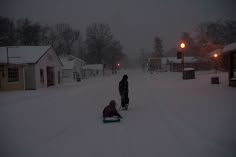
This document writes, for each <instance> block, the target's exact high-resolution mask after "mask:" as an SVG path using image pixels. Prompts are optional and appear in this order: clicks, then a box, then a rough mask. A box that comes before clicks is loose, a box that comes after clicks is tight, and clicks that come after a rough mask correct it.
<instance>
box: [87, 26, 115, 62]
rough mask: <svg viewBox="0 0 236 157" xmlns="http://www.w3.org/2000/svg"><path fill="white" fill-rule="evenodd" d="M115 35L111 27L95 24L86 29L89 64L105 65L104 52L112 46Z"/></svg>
mask: <svg viewBox="0 0 236 157" xmlns="http://www.w3.org/2000/svg"><path fill="white" fill-rule="evenodd" d="M112 38H113V35H112V33H111V29H110V27H109V25H107V24H103V23H93V24H91V25H90V26H88V27H87V29H86V40H85V43H86V45H87V49H88V56H89V60H88V61H89V62H91V63H103V62H104V60H103V53H104V50H105V49H106V48H107V47H108V46H109V45H110V43H111V41H112Z"/></svg>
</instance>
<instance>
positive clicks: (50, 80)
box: [47, 67, 55, 86]
mask: <svg viewBox="0 0 236 157" xmlns="http://www.w3.org/2000/svg"><path fill="white" fill-rule="evenodd" d="M54 78H55V77H54V68H53V67H47V85H48V86H53V85H55V79H54Z"/></svg>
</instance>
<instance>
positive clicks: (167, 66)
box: [148, 57, 209, 72]
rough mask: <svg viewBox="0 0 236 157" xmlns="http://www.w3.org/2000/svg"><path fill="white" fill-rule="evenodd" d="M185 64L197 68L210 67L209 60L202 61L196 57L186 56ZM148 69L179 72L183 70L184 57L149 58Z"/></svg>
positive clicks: (187, 66) (204, 68) (205, 68)
mask: <svg viewBox="0 0 236 157" xmlns="http://www.w3.org/2000/svg"><path fill="white" fill-rule="evenodd" d="M184 66H185V67H186V68H190V67H191V68H194V69H195V70H207V69H209V62H208V61H200V60H199V59H197V58H195V57H184ZM148 70H149V71H171V72H179V71H182V59H177V57H160V58H149V59H148Z"/></svg>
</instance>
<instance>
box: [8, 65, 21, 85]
mask: <svg viewBox="0 0 236 157" xmlns="http://www.w3.org/2000/svg"><path fill="white" fill-rule="evenodd" d="M17 81H19V71H18V68H8V82H17Z"/></svg>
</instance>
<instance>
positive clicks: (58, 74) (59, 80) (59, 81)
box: [57, 71, 61, 84]
mask: <svg viewBox="0 0 236 157" xmlns="http://www.w3.org/2000/svg"><path fill="white" fill-rule="evenodd" d="M57 76H58V84H60V83H61V72H60V71H58V72H57Z"/></svg>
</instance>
